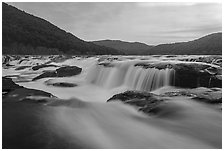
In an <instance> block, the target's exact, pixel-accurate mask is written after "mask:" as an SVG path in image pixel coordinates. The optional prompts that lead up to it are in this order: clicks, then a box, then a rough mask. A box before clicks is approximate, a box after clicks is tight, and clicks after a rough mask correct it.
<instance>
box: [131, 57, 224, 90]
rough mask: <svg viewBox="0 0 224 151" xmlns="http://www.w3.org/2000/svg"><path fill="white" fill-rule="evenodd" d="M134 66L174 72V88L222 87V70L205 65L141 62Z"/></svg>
mask: <svg viewBox="0 0 224 151" xmlns="http://www.w3.org/2000/svg"><path fill="white" fill-rule="evenodd" d="M135 66H138V67H142V68H144V69H148V68H156V69H159V70H162V69H166V68H169V69H174V70H175V84H174V85H175V86H178V87H184V88H196V87H219V88H221V87H222V78H221V77H220V75H221V74H222V69H221V67H219V66H214V65H211V64H206V63H195V62H188V63H187V62H166V61H160V62H143V63H137V64H135Z"/></svg>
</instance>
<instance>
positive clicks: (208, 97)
mask: <svg viewBox="0 0 224 151" xmlns="http://www.w3.org/2000/svg"><path fill="white" fill-rule="evenodd" d="M161 96H166V97H167V96H168V97H174V96H187V97H191V98H192V99H194V100H197V101H201V102H204V103H209V104H218V103H222V89H221V88H205V87H199V88H195V89H181V90H178V91H175V92H166V93H164V94H162V95H161Z"/></svg>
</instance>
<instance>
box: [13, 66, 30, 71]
mask: <svg viewBox="0 0 224 151" xmlns="http://www.w3.org/2000/svg"><path fill="white" fill-rule="evenodd" d="M29 67H30V66H20V67H17V68H16V69H15V70H23V69H26V68H29Z"/></svg>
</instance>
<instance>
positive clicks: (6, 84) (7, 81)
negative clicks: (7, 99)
mask: <svg viewBox="0 0 224 151" xmlns="http://www.w3.org/2000/svg"><path fill="white" fill-rule="evenodd" d="M19 88H23V87H22V86H19V85H18V84H15V83H14V82H13V81H12V79H11V78H7V77H2V93H3V94H2V95H3V96H4V95H5V94H7V93H8V92H10V91H13V90H15V89H19Z"/></svg>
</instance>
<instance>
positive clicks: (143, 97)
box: [107, 91, 164, 114]
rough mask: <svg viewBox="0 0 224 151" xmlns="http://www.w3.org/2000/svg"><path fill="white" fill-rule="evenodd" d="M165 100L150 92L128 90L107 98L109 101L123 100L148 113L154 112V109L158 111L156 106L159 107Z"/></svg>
mask: <svg viewBox="0 0 224 151" xmlns="http://www.w3.org/2000/svg"><path fill="white" fill-rule="evenodd" d="M163 100H164V99H163V98H161V97H159V96H157V95H155V94H153V93H149V92H142V91H126V92H124V93H120V94H116V95H114V96H113V97H112V98H110V99H109V100H107V102H112V101H121V102H123V103H125V104H129V105H133V106H135V107H137V108H138V110H139V111H143V112H144V113H146V114H153V111H156V109H155V108H157V107H158V106H159V105H160V104H161V103H162V102H163Z"/></svg>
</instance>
